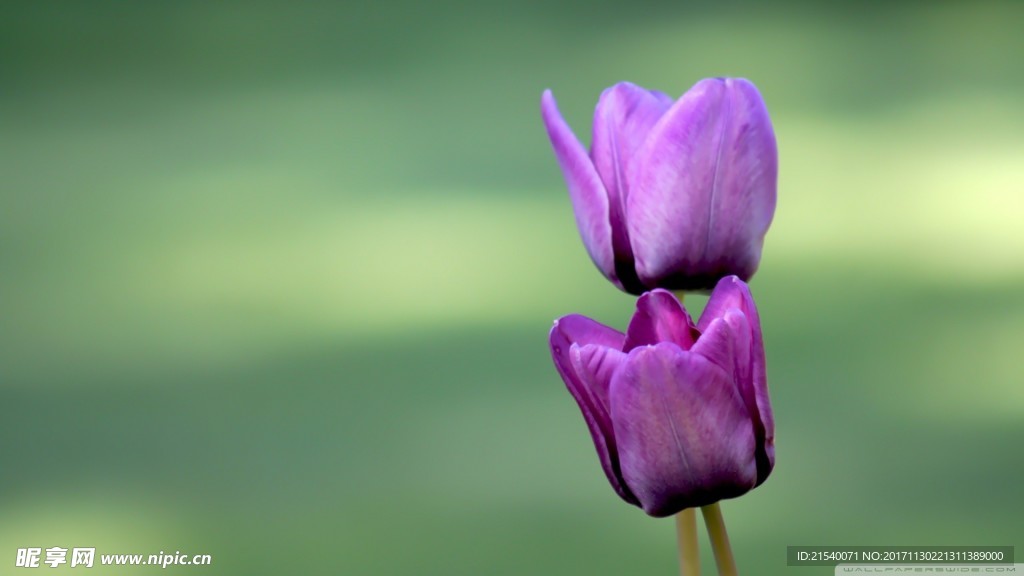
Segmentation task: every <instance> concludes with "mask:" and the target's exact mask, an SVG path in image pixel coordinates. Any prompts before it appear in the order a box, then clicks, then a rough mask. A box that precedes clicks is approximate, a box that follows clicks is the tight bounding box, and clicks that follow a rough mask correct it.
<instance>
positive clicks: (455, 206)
mask: <svg viewBox="0 0 1024 576" xmlns="http://www.w3.org/2000/svg"><path fill="white" fill-rule="evenodd" d="M1022 21H1024V4H1020V3H1014V2H1006V3H998V2H972V3H958V2H944V3H943V2H908V3H898V4H897V3H884V2H874V3H857V4H854V3H849V4H835V5H829V6H828V7H825V6H824V5H821V4H818V3H812V2H798V1H796V2H787V3H772V4H770V5H769V4H767V3H746V4H745V3H738V2H726V3H711V2H705V3H696V4H681V3H669V2H655V1H646V2H639V3H630V4H628V5H627V4H625V3H613V2H610V1H604V2H598V3H592V2H582V1H574V2H566V3H562V4H557V5H552V4H549V3H542V2H539V1H530V2H521V3H515V4H513V3H497V2H478V3H468V2H467V3H456V2H452V1H441V2H433V3H421V2H411V1H408V0H406V1H402V2H392V3H387V4H371V3H354V2H353V3H328V2H310V3H290V4H285V3H268V2H253V3H247V4H244V5H243V4H235V5H229V4H221V3H208V2H198V1H191V2H174V3H163V4H157V3H127V2H89V3H84V2H65V3H57V2H38V3H29V2H20V3H19V2H12V3H7V4H5V5H4V6H3V7H0V158H3V165H2V166H3V167H2V170H0V270H2V273H0V302H2V303H3V305H2V307H0V411H2V412H0V458H2V460H3V462H4V472H5V473H4V474H3V475H2V476H0V507H2V508H3V510H4V521H3V522H2V523H0V562H2V563H4V565H6V566H13V557H14V555H15V551H16V549H17V548H21V547H28V546H41V547H50V546H65V547H71V546H96V547H97V548H98V551H99V552H100V553H142V554H150V553H157V552H159V551H167V552H170V551H174V550H181V551H183V552H188V553H209V554H211V555H212V556H213V561H214V565H213V567H211V568H206V569H200V568H178V569H175V568H168V572H170V573H182V574H184V573H193V572H195V573H198V572H203V573H210V574H231V575H234V574H237V575H243V574H245V575H249V574H281V573H296V574H375V575H376V574H382V575H387V574H395V575H398V574H422V575H431V574H439V575H440V574H445V575H448V574H495V575H499V574H509V575H512V574H516V575H519V574H671V573H673V571H674V570H675V568H674V564H675V552H674V550H673V542H674V540H673V534H672V530H673V528H672V525H671V522H670V521H665V520H662V521H658V520H652V519H649V518H647V517H645V516H644V515H643V514H642V513H641V512H639V511H638V510H636V509H633V508H631V507H629V506H627V505H625V504H623V503H622V502H620V501H619V500H618V499H617V498H616V497H615V496H614V494H613V492H612V491H611V489H610V488H609V487H608V485H607V483H606V481H605V479H604V477H603V475H602V473H601V471H600V467H599V466H598V463H597V458H596V457H595V455H594V453H593V447H592V446H591V444H590V440H589V437H588V435H587V432H586V429H585V426H584V424H583V421H582V418H580V416H579V414H578V412H577V409H576V407H575V405H574V404H573V402H572V400H571V398H570V397H569V395H568V394H567V393H566V392H565V391H564V388H563V386H562V384H561V382H560V381H559V379H558V377H557V375H556V374H555V371H554V370H553V369H552V366H551V364H550V359H549V356H548V351H547V348H546V334H547V330H548V328H549V326H550V323H551V321H552V320H553V319H554V318H555V317H557V316H560V315H563V314H567V313H570V312H581V313H586V314H588V315H591V316H593V317H595V318H598V319H601V320H602V321H604V322H606V323H609V324H612V325H615V326H618V327H620V328H622V327H624V325H625V323H626V321H627V319H628V317H629V314H630V310H631V306H632V302H631V299H630V298H629V297H627V296H625V295H623V294H620V293H618V292H616V291H615V290H614V289H613V288H612V287H611V286H610V285H608V284H607V283H606V282H605V281H603V279H602V278H601V277H600V275H599V274H598V273H597V272H596V271H595V270H594V269H593V267H592V265H591V264H590V262H589V261H588V260H587V257H586V254H585V252H584V251H583V249H582V246H581V245H580V242H579V239H578V237H577V236H576V231H575V229H574V226H573V223H572V216H571V210H570V207H569V205H568V200H567V199H566V195H565V191H564V187H563V184H562V180H561V175H560V174H559V173H558V170H557V168H556V167H555V163H554V161H553V159H552V158H551V153H550V149H549V145H548V143H547V141H546V139H545V136H544V132H543V129H542V126H541V123H540V118H539V110H538V108H539V96H540V93H541V91H542V90H543V89H544V88H548V87H550V88H552V89H553V90H554V92H555V94H556V96H557V97H558V98H559V102H560V105H561V108H562V110H563V112H564V113H565V115H566V116H567V118H568V119H569V121H570V123H571V124H572V125H573V126H574V127H575V128H576V130H577V132H578V134H579V135H580V137H581V138H582V139H583V140H584V141H587V140H589V122H590V114H591V110H592V106H593V105H594V103H595V102H596V99H597V96H598V94H599V93H600V91H601V90H602V89H603V88H604V87H606V86H608V85H610V84H612V83H614V82H617V81H620V80H627V79H628V80H632V81H634V82H637V83H640V84H643V85H646V86H649V87H656V88H658V89H661V90H663V91H666V92H669V93H672V94H681V93H682V92H683V91H685V90H686V89H687V88H688V87H689V86H690V85H691V84H693V83H694V82H696V81H697V80H698V79H700V78H701V77H705V76H718V75H731V76H745V77H748V78H750V79H752V80H753V81H754V82H755V83H757V84H758V86H759V87H760V88H761V90H762V92H763V94H764V96H765V98H766V100H767V102H768V106H769V109H770V111H771V112H772V116H773V119H774V122H775V125H776V130H777V133H778V137H779V146H780V154H781V180H780V196H779V209H778V213H777V217H776V221H775V224H774V225H773V228H772V230H771V231H770V232H769V235H768V240H767V243H766V250H765V258H764V261H763V263H762V269H761V271H760V272H759V273H758V275H757V276H756V277H755V279H754V280H753V282H752V287H753V290H754V291H755V296H756V297H757V299H758V303H759V306H760V308H761V314H762V317H763V322H764V327H765V333H766V340H767V347H768V355H769V376H770V378H769V380H770V384H771V387H772V394H773V401H774V405H775V410H776V419H777V422H778V443H777V445H778V464H777V467H776V470H775V472H774V473H773V475H772V477H771V478H770V479H769V480H768V481H767V483H766V484H764V485H763V486H762V487H760V488H758V489H757V490H756V491H754V492H752V493H750V494H748V495H747V496H744V497H743V498H741V499H738V500H735V501H728V502H726V503H724V506H723V508H724V510H725V514H726V520H727V522H728V524H729V525H730V529H731V534H732V539H733V543H734V547H735V549H736V553H737V555H738V563H739V566H740V568H741V570H743V571H744V573H748V574H764V575H771V574H790V573H795V574H801V573H802V574H830V573H831V570H830V569H825V568H786V567H785V565H784V564H785V547H786V546H787V545H811V544H822V545H825V544H836V545H854V544H880V545H886V544H889V545H914V544H921V545H979V544H990V545H997V544H998V545H1016V546H1018V547H1020V546H1024V521H1022V513H1024V494H1022V489H1021V483H1020V479H1021V477H1022V474H1024V453H1022V452H1021V450H1020V445H1021V442H1022V441H1024V388H1022V386H1021V384H1022V383H1024V370H1022V368H1021V366H1020V359H1019V358H1020V353H1019V350H1018V349H1019V346H1020V343H1021V342H1022V341H1024V340H1022V326H1024V300H1022V298H1021V294H1022V293H1024V292H1022V289H1024V260H1022V256H1021V255H1022V254H1024V233H1022V231H1021V228H1020V224H1019V219H1020V214H1022V213H1024V189H1022V182H1024V163H1022V162H1021V159H1022V158H1024V137H1022V136H1021V135H1022V134H1024V107H1022V106H1021V104H1022V102H1024V68H1022V67H1021V66H1020V55H1021V54H1024V37H1022V36H1021V35H1020V34H1019V28H1020V22H1022ZM687 303H688V304H689V305H690V306H691V307H693V308H694V309H695V311H699V309H700V307H701V306H702V303H703V298H702V297H699V296H697V297H693V298H691V299H688V301H687ZM704 545H705V546H706V543H704ZM1022 550H1024V549H1022ZM705 552H707V550H706V548H705ZM1022 553H1024V551H1022ZM705 566H706V569H707V571H708V573H713V572H712V570H713V568H712V567H711V564H710V557H709V556H708V554H707V553H705ZM65 569H67V568H66V567H65ZM47 570H50V569H49V568H47ZM152 570H153V568H151V567H147V568H139V569H137V570H135V571H132V570H131V569H127V568H118V569H116V570H115V569H111V570H110V571H109V573H112V574H114V573H116V574H136V573H138V574H143V573H146V572H147V571H152ZM55 572H58V573H59V572H61V570H59V569H58V570H56V571H55ZM92 573H96V574H104V573H107V572H105V571H104V569H102V568H94V569H93V572H92Z"/></svg>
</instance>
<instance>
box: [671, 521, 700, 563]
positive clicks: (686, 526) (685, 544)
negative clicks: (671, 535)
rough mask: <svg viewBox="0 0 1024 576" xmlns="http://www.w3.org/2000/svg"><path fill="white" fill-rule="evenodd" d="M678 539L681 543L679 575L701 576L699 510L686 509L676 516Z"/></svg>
mask: <svg viewBox="0 0 1024 576" xmlns="http://www.w3.org/2000/svg"><path fill="white" fill-rule="evenodd" d="M676 538H677V541H678V543H679V575H680V576H700V556H699V555H698V554H699V550H700V549H699V547H698V546H697V510H695V509H694V508H686V509H685V510H683V511H681V512H680V513H679V514H676Z"/></svg>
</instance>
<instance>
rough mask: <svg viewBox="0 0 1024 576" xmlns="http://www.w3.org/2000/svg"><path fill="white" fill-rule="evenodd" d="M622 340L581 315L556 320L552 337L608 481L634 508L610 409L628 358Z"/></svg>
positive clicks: (557, 358) (557, 360)
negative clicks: (615, 380) (613, 387)
mask: <svg viewBox="0 0 1024 576" xmlns="http://www.w3.org/2000/svg"><path fill="white" fill-rule="evenodd" d="M623 339H624V336H623V335H622V333H621V332H618V331H617V330H614V329H612V328H609V327H607V326H604V325H602V324H599V323H598V322H595V321H593V320H591V319H589V318H586V317H584V316H579V315H571V316H565V317H563V318H560V319H559V320H557V321H556V322H555V325H554V326H553V327H552V328H551V334H550V337H549V341H550V346H551V356H552V358H553V359H554V361H555V367H556V368H557V369H558V373H559V374H560V375H561V376H562V381H563V382H565V386H566V388H568V389H569V393H571V394H572V396H573V398H574V399H575V400H576V403H577V404H578V405H579V407H580V412H582V413H583V419H584V420H585V421H586V423H587V428H588V429H589V430H590V436H591V438H592V439H593V441H594V447H595V448H596V449H597V455H598V458H599V459H600V461H601V467H602V468H603V469H604V472H605V475H606V476H607V477H608V481H609V482H610V483H611V485H612V488H613V489H614V490H615V492H616V493H618V494H619V496H621V497H622V498H623V499H624V500H626V501H627V502H629V503H631V504H635V503H636V498H635V497H634V496H633V494H632V493H631V492H630V490H629V488H628V487H626V485H625V483H624V482H623V481H622V474H621V471H620V466H619V456H618V451H617V450H616V442H615V434H614V430H613V428H612V422H611V416H610V412H609V407H608V389H609V386H610V383H611V378H612V374H613V373H614V372H615V369H616V368H617V367H618V366H619V364H621V363H622V362H623V361H625V358H626V356H625V354H623V353H622V352H621V351H620V349H621V348H622V343H623Z"/></svg>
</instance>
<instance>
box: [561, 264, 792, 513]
mask: <svg viewBox="0 0 1024 576" xmlns="http://www.w3.org/2000/svg"><path fill="white" fill-rule="evenodd" d="M550 345H551V353H552V357H553V358H554V361H555V366H556V368H557V369H558V372H559V374H560V375H561V376H562V380H563V381H564V382H565V384H566V387H567V388H568V389H569V392H570V393H571V394H572V395H573V397H574V398H575V399H576V403H577V404H578V405H579V407H580V410H581V411H582V413H583V418H584V420H586V423H587V426H588V427H589V429H590V434H591V437H592V438H593V441H594V445H595V447H596V448H597V453H598V456H599V458H600V461H601V466H602V467H603V468H604V472H605V475H606V476H607V477H608V480H609V482H611V485H612V488H614V490H615V491H616V492H617V493H618V494H619V496H621V497H622V499H623V500H625V501H626V502H629V503H631V504H634V505H636V506H639V507H641V508H643V510H644V512H646V513H647V514H649V515H651V516H658V517H661V516H669V515H672V514H675V513H677V512H679V511H680V510H682V509H684V508H693V507H698V506H705V505H708V504H711V503H714V502H717V501H718V500H721V499H723V498H733V497H736V496H740V495H742V494H744V493H746V492H747V491H749V490H751V489H753V488H754V487H756V486H758V485H760V484H761V483H762V482H764V480H765V479H766V478H767V477H768V474H769V473H770V472H771V470H772V467H773V466H774V463H775V446H774V442H775V424H774V420H773V417H772V409H771V403H770V401H769V399H768V383H767V379H766V372H765V357H764V344H763V341H762V339H761V324H760V319H759V318H758V314H757V309H756V308H755V306H754V300H753V298H752V297H751V295H750V291H749V289H748V288H747V286H746V284H744V283H743V281H741V280H740V279H739V278H737V277H735V276H729V277H726V278H723V279H722V280H721V281H720V282H719V283H718V285H717V286H716V287H715V289H714V292H713V293H712V295H711V299H710V300H709V301H708V304H707V306H706V307H705V309H704V313H703V314H702V315H701V318H700V321H699V322H698V323H697V324H696V325H695V324H694V323H693V321H692V320H691V319H690V316H689V314H688V313H687V312H686V309H685V308H684V307H683V306H682V304H680V302H679V301H678V300H677V299H676V297H675V296H674V295H673V294H672V293H671V292H668V291H666V290H660V289H658V290H654V291H652V292H648V293H645V294H644V295H642V296H641V297H640V299H639V300H638V301H637V305H636V313H635V314H634V315H633V319H632V321H631V322H630V323H629V328H628V329H627V330H626V333H625V334H623V333H621V332H618V331H617V330H614V329H612V328H609V327H607V326H604V325H602V324H599V323H597V322H595V321H593V320H591V319H589V318H586V317H583V316H578V315H572V316H566V317H564V318H561V319H559V320H558V321H556V322H555V325H554V327H553V328H552V329H551V335H550Z"/></svg>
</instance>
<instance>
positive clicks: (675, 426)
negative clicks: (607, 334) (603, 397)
mask: <svg viewBox="0 0 1024 576" xmlns="http://www.w3.org/2000/svg"><path fill="white" fill-rule="evenodd" d="M610 400H611V417H612V422H613V425H614V427H615V435H616V440H617V442H618V449H619V455H620V459H621V464H622V477H623V479H624V480H625V482H626V484H627V485H628V486H629V488H630V490H631V491H632V492H633V494H634V495H635V496H636V497H637V499H638V500H639V501H640V505H641V507H642V508H643V509H644V511H645V512H647V513H648V514H650V515H651V516H658V517H661V516H669V515H671V514H675V513H677V512H679V511H680V510H682V509H683V508H691V507H697V506H704V505H706V504H711V503H713V502H717V501H718V500H721V499H723V498H732V497H735V496H739V495H741V494H743V493H745V492H747V491H748V490H750V489H751V488H753V487H754V485H755V483H756V482H757V465H756V463H755V461H754V457H753V454H754V435H753V433H752V430H751V426H750V418H749V416H748V415H747V410H746V408H745V406H744V405H743V399H742V398H741V397H740V395H739V393H738V391H737V390H736V388H735V386H733V384H732V379H731V375H730V374H728V373H726V372H725V371H724V370H722V369H721V368H719V367H718V366H716V365H715V364H713V363H711V362H710V361H709V360H707V359H706V358H704V357H703V356H701V355H699V354H693V353H690V352H686V351H683V350H681V349H680V348H679V347H678V346H676V345H675V344H669V343H662V344H658V345H657V346H645V347H642V348H637V349H635V350H633V351H632V352H630V353H629V357H628V358H627V360H626V362H625V364H624V365H623V366H622V367H621V368H620V369H619V370H618V371H617V372H616V373H615V376H614V377H613V378H612V384H611V390H610Z"/></svg>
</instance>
